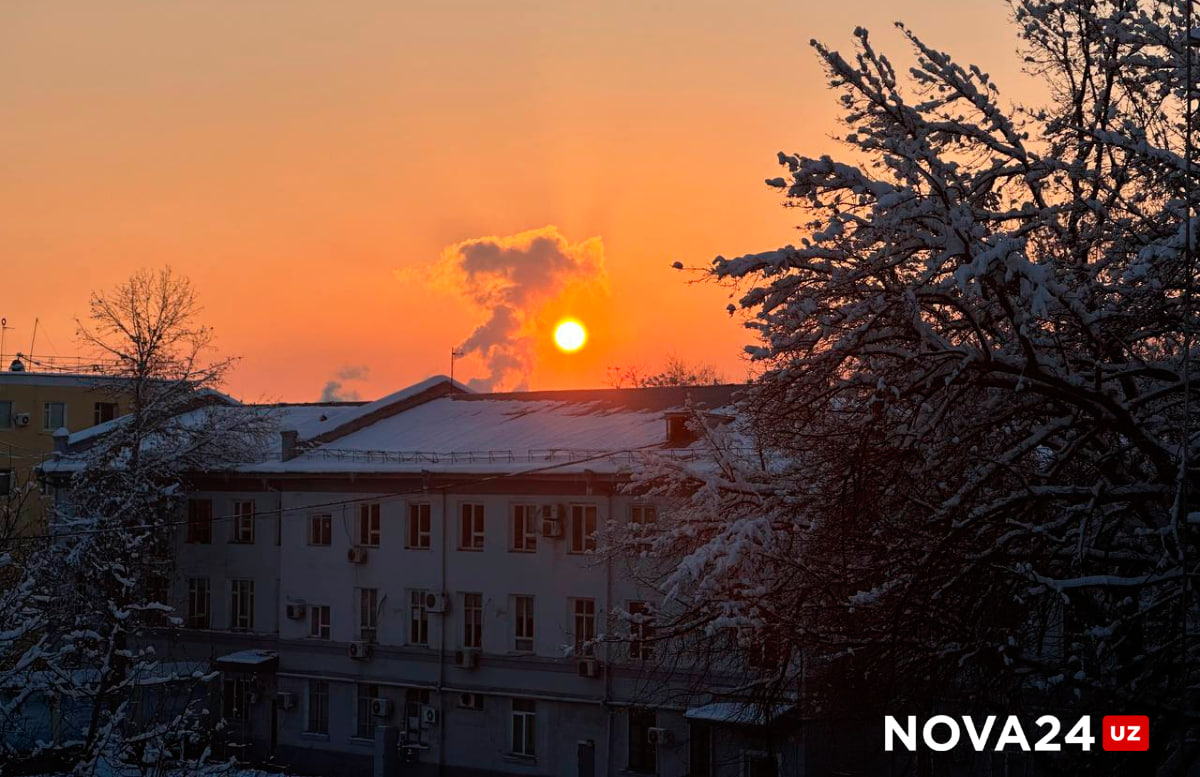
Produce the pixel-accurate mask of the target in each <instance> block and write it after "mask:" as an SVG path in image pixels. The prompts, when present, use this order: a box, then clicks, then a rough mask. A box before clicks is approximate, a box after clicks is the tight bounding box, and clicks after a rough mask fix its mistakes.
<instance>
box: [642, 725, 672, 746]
mask: <svg viewBox="0 0 1200 777" xmlns="http://www.w3.org/2000/svg"><path fill="white" fill-rule="evenodd" d="M646 740H647V741H648V742H649V743H650V744H652V745H669V744H671V742H672V741H673V740H674V737H672V735H671V730H670V729H668V728H658V727H656V726H651V727H650V728H648V729H646Z"/></svg>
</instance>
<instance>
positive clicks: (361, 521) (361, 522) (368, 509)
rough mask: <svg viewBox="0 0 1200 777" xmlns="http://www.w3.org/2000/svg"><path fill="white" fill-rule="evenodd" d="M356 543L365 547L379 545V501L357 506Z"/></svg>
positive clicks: (376, 546)
mask: <svg viewBox="0 0 1200 777" xmlns="http://www.w3.org/2000/svg"><path fill="white" fill-rule="evenodd" d="M358 544H359V545H362V546H363V547H366V548H378V547H379V503H378V502H372V503H371V504H365V505H359V506H358Z"/></svg>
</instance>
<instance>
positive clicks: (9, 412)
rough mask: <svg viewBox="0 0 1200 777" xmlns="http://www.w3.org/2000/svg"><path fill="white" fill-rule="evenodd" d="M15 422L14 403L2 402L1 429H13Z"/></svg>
mask: <svg viewBox="0 0 1200 777" xmlns="http://www.w3.org/2000/svg"><path fill="white" fill-rule="evenodd" d="M12 424H13V403H12V402H8V401H5V402H0V429H11V428H12Z"/></svg>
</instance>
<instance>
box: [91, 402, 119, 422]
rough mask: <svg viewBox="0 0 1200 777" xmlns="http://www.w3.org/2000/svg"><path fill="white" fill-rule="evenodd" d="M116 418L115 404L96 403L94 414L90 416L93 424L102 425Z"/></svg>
mask: <svg viewBox="0 0 1200 777" xmlns="http://www.w3.org/2000/svg"><path fill="white" fill-rule="evenodd" d="M116 417H117V403H116V402H97V403H96V409H95V412H94V413H93V414H92V423H93V424H103V423H107V422H108V421H111V420H113V419H114V418H116Z"/></svg>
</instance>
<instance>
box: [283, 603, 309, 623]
mask: <svg viewBox="0 0 1200 777" xmlns="http://www.w3.org/2000/svg"><path fill="white" fill-rule="evenodd" d="M307 609H308V608H307V607H305V606H304V602H293V603H291V604H289V605H288V606H287V617H288V620H293V621H298V620H300V619H301V618H303V617H304V614H305V612H306V611H307Z"/></svg>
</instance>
